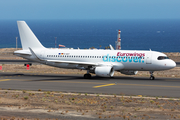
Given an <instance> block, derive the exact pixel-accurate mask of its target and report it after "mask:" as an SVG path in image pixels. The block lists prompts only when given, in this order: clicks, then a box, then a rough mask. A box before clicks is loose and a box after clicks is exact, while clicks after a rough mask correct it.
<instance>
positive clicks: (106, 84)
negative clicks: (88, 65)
mask: <svg viewBox="0 0 180 120" xmlns="http://www.w3.org/2000/svg"><path fill="white" fill-rule="evenodd" d="M111 85H116V84H115V83H111V84H106V85H99V86H94V87H93V88H99V87H106V86H111Z"/></svg>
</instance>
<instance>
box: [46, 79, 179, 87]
mask: <svg viewBox="0 0 180 120" xmlns="http://www.w3.org/2000/svg"><path fill="white" fill-rule="evenodd" d="M43 82H62V83H86V84H104V83H98V82H73V81H43ZM114 85H130V86H149V87H169V88H180V86H164V85H145V84H124V83H117V84H115V83H114Z"/></svg>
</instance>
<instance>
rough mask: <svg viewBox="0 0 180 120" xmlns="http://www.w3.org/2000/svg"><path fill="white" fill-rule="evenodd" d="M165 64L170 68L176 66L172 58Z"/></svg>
mask: <svg viewBox="0 0 180 120" xmlns="http://www.w3.org/2000/svg"><path fill="white" fill-rule="evenodd" d="M166 66H167V67H168V68H170V69H171V68H174V67H176V63H175V62H174V61H173V60H171V61H168V63H167V65H166Z"/></svg>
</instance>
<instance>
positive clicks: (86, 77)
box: [84, 70, 91, 79]
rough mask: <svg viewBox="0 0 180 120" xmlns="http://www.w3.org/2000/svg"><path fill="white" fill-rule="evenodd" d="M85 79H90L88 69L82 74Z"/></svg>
mask: <svg viewBox="0 0 180 120" xmlns="http://www.w3.org/2000/svg"><path fill="white" fill-rule="evenodd" d="M84 78H85V79H91V74H89V70H88V71H87V73H86V74H84Z"/></svg>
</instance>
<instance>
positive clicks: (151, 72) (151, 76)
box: [149, 71, 155, 80]
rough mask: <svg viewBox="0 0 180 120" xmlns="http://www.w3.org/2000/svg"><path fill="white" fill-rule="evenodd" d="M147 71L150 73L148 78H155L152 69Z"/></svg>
mask: <svg viewBox="0 0 180 120" xmlns="http://www.w3.org/2000/svg"><path fill="white" fill-rule="evenodd" d="M149 73H150V74H151V75H150V78H149V79H150V80H154V79H155V77H154V75H153V73H154V71H149Z"/></svg>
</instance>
